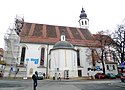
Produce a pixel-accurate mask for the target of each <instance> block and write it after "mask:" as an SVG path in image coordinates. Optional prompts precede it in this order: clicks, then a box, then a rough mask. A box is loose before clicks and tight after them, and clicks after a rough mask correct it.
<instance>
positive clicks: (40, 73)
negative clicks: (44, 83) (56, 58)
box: [38, 72, 43, 80]
mask: <svg viewBox="0 0 125 90" xmlns="http://www.w3.org/2000/svg"><path fill="white" fill-rule="evenodd" d="M38 80H43V73H42V72H38Z"/></svg>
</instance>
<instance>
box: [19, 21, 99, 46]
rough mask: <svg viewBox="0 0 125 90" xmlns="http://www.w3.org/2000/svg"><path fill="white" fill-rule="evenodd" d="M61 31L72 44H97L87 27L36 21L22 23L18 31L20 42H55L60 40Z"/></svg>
mask: <svg viewBox="0 0 125 90" xmlns="http://www.w3.org/2000/svg"><path fill="white" fill-rule="evenodd" d="M62 31H64V32H65V35H66V40H67V41H69V42H70V43H72V44H73V45H81V46H97V44H98V43H97V41H96V40H95V39H94V36H93V35H92V34H91V33H90V31H89V30H88V29H82V28H76V27H65V26H56V25H47V24H37V23H28V22H25V23H24V27H23V29H22V31H21V33H20V37H21V42H22V43H23V42H26V43H47V44H55V43H56V42H58V41H60V35H61V33H62Z"/></svg>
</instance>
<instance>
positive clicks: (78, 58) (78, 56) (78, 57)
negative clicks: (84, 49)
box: [77, 50, 80, 66]
mask: <svg viewBox="0 0 125 90" xmlns="http://www.w3.org/2000/svg"><path fill="white" fill-rule="evenodd" d="M77 66H80V55H79V50H77Z"/></svg>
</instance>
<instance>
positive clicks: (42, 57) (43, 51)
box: [40, 48, 45, 65]
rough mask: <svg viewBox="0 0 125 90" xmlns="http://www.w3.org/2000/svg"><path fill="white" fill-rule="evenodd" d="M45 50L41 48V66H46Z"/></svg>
mask: <svg viewBox="0 0 125 90" xmlns="http://www.w3.org/2000/svg"><path fill="white" fill-rule="evenodd" d="M44 54H45V48H41V55H40V65H44Z"/></svg>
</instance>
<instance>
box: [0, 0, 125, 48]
mask: <svg viewBox="0 0 125 90" xmlns="http://www.w3.org/2000/svg"><path fill="white" fill-rule="evenodd" d="M124 4H125V0H0V12H1V13H0V48H4V35H5V33H6V32H7V30H8V28H9V27H11V26H12V25H13V23H14V18H15V17H16V15H19V16H23V17H24V21H25V22H31V23H39V24H50V25H59V26H70V27H79V23H78V20H79V15H80V13H81V9H82V7H83V8H84V10H85V12H86V14H87V17H88V19H89V30H90V32H91V33H92V34H94V33H96V32H98V31H101V30H115V29H116V26H117V25H118V24H121V23H122V21H123V20H124V18H125V10H124V9H125V5H124Z"/></svg>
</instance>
